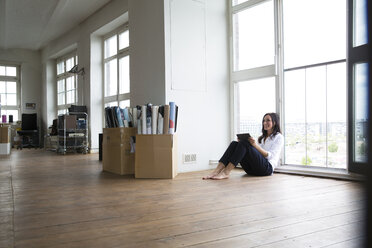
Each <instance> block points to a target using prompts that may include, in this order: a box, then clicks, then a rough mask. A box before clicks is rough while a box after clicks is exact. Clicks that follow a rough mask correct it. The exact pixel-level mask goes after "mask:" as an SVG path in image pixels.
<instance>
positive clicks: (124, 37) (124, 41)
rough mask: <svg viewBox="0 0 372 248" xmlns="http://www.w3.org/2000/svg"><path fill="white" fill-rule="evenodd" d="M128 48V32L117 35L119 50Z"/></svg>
mask: <svg viewBox="0 0 372 248" xmlns="http://www.w3.org/2000/svg"><path fill="white" fill-rule="evenodd" d="M126 47H129V31H128V30H126V31H124V32H123V33H121V34H119V49H123V48H126Z"/></svg>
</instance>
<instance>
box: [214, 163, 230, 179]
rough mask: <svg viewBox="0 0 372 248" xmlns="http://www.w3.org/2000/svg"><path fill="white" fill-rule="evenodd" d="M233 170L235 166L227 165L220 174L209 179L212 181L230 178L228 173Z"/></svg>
mask: <svg viewBox="0 0 372 248" xmlns="http://www.w3.org/2000/svg"><path fill="white" fill-rule="evenodd" d="M234 168H235V165H233V164H232V163H229V164H228V165H227V166H226V167H225V168H224V169H223V170H222V171H221V172H220V173H218V174H217V175H216V176H214V177H211V179H214V180H221V179H228V178H229V176H230V172H231V171H232V169H234Z"/></svg>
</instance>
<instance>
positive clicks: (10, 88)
mask: <svg viewBox="0 0 372 248" xmlns="http://www.w3.org/2000/svg"><path fill="white" fill-rule="evenodd" d="M6 91H7V93H14V94H17V82H7V85H6Z"/></svg>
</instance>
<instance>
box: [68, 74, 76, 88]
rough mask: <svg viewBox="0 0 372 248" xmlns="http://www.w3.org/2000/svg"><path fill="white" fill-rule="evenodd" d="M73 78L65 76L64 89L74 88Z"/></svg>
mask: <svg viewBox="0 0 372 248" xmlns="http://www.w3.org/2000/svg"><path fill="white" fill-rule="evenodd" d="M74 82H75V80H74V77H73V76H72V77H68V78H66V90H72V89H75V83H74Z"/></svg>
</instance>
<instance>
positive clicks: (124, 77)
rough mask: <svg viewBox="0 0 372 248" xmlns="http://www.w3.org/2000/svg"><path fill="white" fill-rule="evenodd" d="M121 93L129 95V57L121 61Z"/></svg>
mask: <svg viewBox="0 0 372 248" xmlns="http://www.w3.org/2000/svg"><path fill="white" fill-rule="evenodd" d="M119 67H120V71H119V92H120V94H124V93H129V87H130V83H129V82H130V81H129V56H126V57H123V58H121V59H120V60H119Z"/></svg>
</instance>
